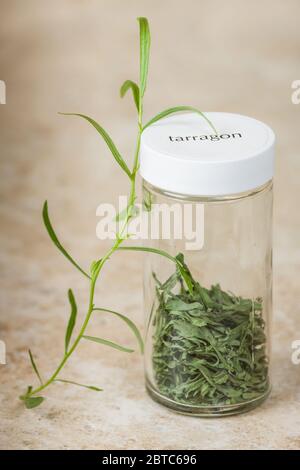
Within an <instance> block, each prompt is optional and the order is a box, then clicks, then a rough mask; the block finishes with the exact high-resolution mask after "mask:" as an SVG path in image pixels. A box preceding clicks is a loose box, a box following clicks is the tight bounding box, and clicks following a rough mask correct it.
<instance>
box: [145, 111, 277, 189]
mask: <svg viewBox="0 0 300 470" xmlns="http://www.w3.org/2000/svg"><path fill="white" fill-rule="evenodd" d="M205 115H206V116H207V118H208V119H209V120H210V121H211V122H212V123H213V125H214V126H215V128H216V130H217V132H218V135H216V134H215V132H214V131H213V130H212V128H211V127H210V125H209V124H208V123H207V121H206V120H205V119H204V118H203V117H202V116H200V115H199V114H197V113H181V114H176V115H172V116H170V117H167V118H164V119H161V120H160V121H157V122H156V123H154V124H152V125H151V126H149V127H148V128H146V129H145V131H144V132H143V134H142V139H141V148H140V174H141V176H142V177H143V178H144V179H145V180H146V181H147V182H149V183H150V184H152V185H153V186H156V187H158V188H161V189H163V190H165V191H170V192H174V193H180V194H185V195H190V196H221V195H228V194H236V193H241V192H244V191H249V190H251V189H255V188H257V187H259V186H262V185H263V184H265V183H266V182H267V181H269V180H271V179H272V177H273V174H274V145H275V135H274V132H273V131H272V129H270V127H268V126H266V125H265V124H263V123H262V122H260V121H257V120H256V119H253V118H250V117H247V116H241V115H240V114H231V113H205Z"/></svg>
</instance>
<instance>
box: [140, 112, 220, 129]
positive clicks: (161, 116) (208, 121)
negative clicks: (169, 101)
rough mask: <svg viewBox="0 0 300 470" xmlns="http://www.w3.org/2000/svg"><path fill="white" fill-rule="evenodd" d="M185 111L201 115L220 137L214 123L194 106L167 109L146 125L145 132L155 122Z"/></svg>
mask: <svg viewBox="0 0 300 470" xmlns="http://www.w3.org/2000/svg"><path fill="white" fill-rule="evenodd" d="M185 111H192V112H194V113H197V114H200V116H202V117H203V119H205V121H206V122H207V123H208V125H209V126H210V127H211V128H212V130H213V131H214V133H215V134H217V135H218V132H217V130H216V128H215V126H214V125H213V123H212V122H211V121H210V120H209V119H208V118H207V117H206V116H205V114H204V113H202V111H199V109H197V108H194V107H193V106H176V107H175V108H168V109H165V110H164V111H162V112H161V113H159V114H157V115H156V116H154V118H152V119H150V121H149V122H147V124H145V126H144V127H143V131H144V130H145V129H146V128H147V127H149V126H151V125H152V124H154V123H155V122H157V121H159V120H160V119H163V118H165V117H167V116H170V115H171V114H174V113H180V112H185Z"/></svg>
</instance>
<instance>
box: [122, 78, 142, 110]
mask: <svg viewBox="0 0 300 470" xmlns="http://www.w3.org/2000/svg"><path fill="white" fill-rule="evenodd" d="M128 90H131V91H132V95H133V99H134V102H135V106H136V109H137V110H138V111H139V107H140V90H139V87H138V85H137V84H136V83H135V82H133V81H132V80H125V82H124V83H123V85H122V86H121V89H120V95H121V98H123V96H125V94H126V93H127V91H128Z"/></svg>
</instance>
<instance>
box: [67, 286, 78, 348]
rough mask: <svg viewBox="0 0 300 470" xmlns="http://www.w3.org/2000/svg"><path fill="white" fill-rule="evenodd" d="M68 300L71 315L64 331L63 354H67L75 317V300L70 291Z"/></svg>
mask: <svg viewBox="0 0 300 470" xmlns="http://www.w3.org/2000/svg"><path fill="white" fill-rule="evenodd" d="M68 298H69V302H70V306H71V314H70V318H69V322H68V326H67V330H66V336H65V354H67V352H68V347H69V344H70V340H71V336H72V333H73V330H74V326H75V323H76V317H77V305H76V300H75V297H74V294H73V291H72V289H69V290H68Z"/></svg>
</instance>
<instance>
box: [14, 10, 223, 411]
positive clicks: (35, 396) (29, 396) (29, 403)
mask: <svg viewBox="0 0 300 470" xmlns="http://www.w3.org/2000/svg"><path fill="white" fill-rule="evenodd" d="M138 22H139V29H140V76H139V85H138V84H137V83H135V82H133V81H132V80H126V81H125V82H124V83H123V85H122V86H121V89H120V95H121V97H123V96H125V94H126V93H127V92H128V91H129V90H131V92H132V95H133V99H134V103H135V106H136V109H137V116H138V129H137V138H136V148H135V154H134V159H133V165H132V169H131V170H130V168H129V167H128V165H127V163H126V161H125V159H124V158H123V156H122V155H121V153H120V152H119V150H118V149H117V147H116V145H115V144H114V142H113V140H112V139H111V137H110V136H109V134H108V133H107V132H106V130H105V129H104V128H103V127H102V126H101V125H100V124H99V123H98V122H97V121H95V120H94V119H92V118H91V117H89V116H86V115H84V114H80V113H61V114H64V115H70V116H77V117H80V118H83V119H84V120H86V121H87V122H89V123H90V124H91V125H92V126H93V127H94V128H95V129H96V131H97V132H98V134H99V135H100V136H101V137H102V138H103V140H104V141H105V143H106V145H107V146H108V148H109V150H110V152H111V154H112V156H113V157H114V159H115V160H116V162H117V163H118V165H119V166H120V168H121V169H122V170H123V171H124V173H125V174H126V176H127V177H128V179H129V182H130V192H129V198H128V205H127V208H126V210H125V213H124V214H122V216H120V215H119V220H121V222H122V223H121V228H120V229H119V231H118V233H117V234H116V237H115V241H114V243H113V245H112V246H111V248H110V249H109V250H108V251H107V253H105V254H104V255H103V256H102V258H100V259H98V260H95V261H93V262H92V264H91V267H90V270H89V272H87V271H86V270H85V269H83V268H82V267H81V266H79V264H78V263H77V262H76V261H75V260H74V258H73V257H72V256H71V255H70V254H69V253H68V252H67V250H66V249H65V247H64V246H63V244H62V243H61V242H60V241H59V239H58V237H57V235H56V232H55V230H54V228H53V226H52V223H51V221H50V217H49V212H48V203H47V201H46V202H45V203H44V207H43V221H44V224H45V227H46V229H47V232H48V234H49V236H50V238H51V240H52V241H53V243H54V244H55V246H56V247H57V248H58V250H59V251H60V252H61V253H62V254H63V255H64V256H65V257H66V258H67V259H68V260H69V261H70V262H71V263H72V264H73V266H75V268H77V269H78V271H79V272H80V273H81V274H82V275H83V276H84V277H85V278H87V279H88V280H89V286H90V287H89V303H88V307H87V312H86V315H85V318H84V320H83V323H82V325H81V328H80V330H79V333H78V335H77V336H76V337H75V339H74V338H73V340H72V336H73V330H74V327H75V324H76V320H77V304H76V300H75V296H74V293H73V291H72V289H69V291H68V299H69V303H70V310H71V313H70V317H69V321H68V324H67V328H66V333H65V350H64V355H63V357H62V359H61V361H60V362H59V364H58V366H57V367H56V369H55V370H54V372H53V374H52V375H51V376H50V377H49V378H47V379H45V380H44V379H43V378H42V374H41V373H40V372H39V370H38V367H37V365H36V362H35V359H34V356H33V354H32V352H31V351H30V350H29V358H30V362H31V365H32V368H33V370H34V372H35V374H36V376H37V378H38V381H39V385H38V386H36V387H35V388H34V387H32V386H29V387H27V390H26V392H25V393H24V394H23V395H22V396H21V397H20V399H21V400H22V401H23V402H24V404H25V406H26V407H27V408H35V407H37V406H39V405H40V404H41V403H42V402H43V401H44V397H43V396H41V392H44V390H45V389H46V388H47V387H49V386H50V385H52V384H54V383H56V382H62V383H67V384H73V385H78V386H81V387H85V388H88V389H90V390H95V391H102V389H101V388H98V387H95V386H93V385H84V384H81V383H77V382H74V381H73V380H67V379H64V378H61V376H60V373H61V371H62V370H63V368H64V366H65V364H66V363H67V361H68V360H69V358H70V357H71V355H72V354H73V352H74V351H75V349H76V348H77V346H78V345H79V343H80V342H81V341H82V340H87V341H93V342H96V343H100V344H104V345H106V346H109V347H112V348H115V349H117V350H119V351H122V352H127V353H131V352H132V351H133V350H132V349H130V348H127V347H124V346H121V345H119V344H116V343H114V342H112V341H109V340H107V339H103V338H98V337H94V336H87V335H86V334H85V332H86V329H87V326H88V324H89V321H90V319H91V317H92V314H93V313H95V312H108V313H111V314H112V315H115V316H117V317H118V318H119V319H120V320H122V321H123V322H125V323H126V325H127V326H128V327H129V328H130V329H131V331H132V332H133V334H134V335H135V337H136V339H137V341H138V344H139V347H140V350H141V352H142V353H143V347H144V346H143V339H142V336H141V334H140V332H139V330H138V328H137V327H136V325H135V324H134V323H133V322H132V321H131V320H130V319H129V318H127V317H126V316H125V315H122V314H121V313H118V312H115V311H113V310H110V309H107V308H98V307H97V306H95V304H94V294H95V289H96V284H97V281H98V278H99V275H100V273H101V270H102V268H103V266H104V264H105V263H106V261H107V260H108V259H109V258H110V257H111V255H112V254H113V253H115V252H116V251H117V250H121V249H122V250H139V251H150V252H152V253H156V254H158V255H161V256H165V257H167V258H168V259H170V260H171V261H173V262H174V263H176V266H177V268H178V270H179V272H180V273H181V275H182V278H183V279H184V280H185V281H186V285H187V288H188V289H190V288H191V287H192V286H191V285H190V280H189V276H188V275H187V273H186V269H185V266H184V265H183V264H182V263H181V261H180V260H178V259H177V258H174V257H173V256H171V255H169V254H168V253H166V252H163V251H160V250H155V249H152V248H147V247H129V246H125V247H124V246H121V245H122V244H123V242H124V241H125V240H126V239H127V238H128V235H127V234H126V228H127V226H128V224H129V222H130V220H131V219H132V217H134V208H135V202H136V175H137V171H138V166H139V151H140V142H141V135H142V132H143V131H144V129H146V128H147V127H148V126H150V125H151V124H153V123H155V122H156V121H158V120H160V119H162V118H164V117H167V116H169V115H171V114H174V113H177V112H184V111H192V112H195V113H198V114H200V115H201V116H202V117H203V118H204V119H205V120H206V121H207V122H208V124H209V125H210V127H211V128H212V129H213V131H214V132H215V133H217V132H216V130H215V128H214V126H213V125H212V123H211V122H210V121H209V120H208V119H207V117H206V116H205V115H204V114H203V113H202V112H201V111H199V110H198V109H196V108H193V107H191V106H177V107H174V108H169V109H166V110H164V111H162V112H161V113H159V114H157V115H156V116H155V117H153V118H152V119H150V121H149V122H147V123H146V124H145V125H143V98H144V94H145V91H146V86H147V77H148V65H149V52H150V31H149V24H148V20H147V19H146V18H138Z"/></svg>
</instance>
